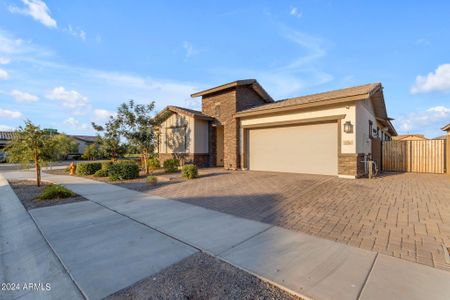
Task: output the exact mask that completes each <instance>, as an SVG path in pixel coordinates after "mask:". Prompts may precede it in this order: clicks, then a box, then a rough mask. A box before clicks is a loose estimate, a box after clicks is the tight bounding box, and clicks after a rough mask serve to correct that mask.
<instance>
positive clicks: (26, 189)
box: [9, 180, 87, 210]
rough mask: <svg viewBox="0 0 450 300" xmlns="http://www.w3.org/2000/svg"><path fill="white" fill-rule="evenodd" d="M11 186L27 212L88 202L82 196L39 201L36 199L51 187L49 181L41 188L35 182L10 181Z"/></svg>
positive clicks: (44, 182) (43, 182) (42, 184)
mask: <svg viewBox="0 0 450 300" xmlns="http://www.w3.org/2000/svg"><path fill="white" fill-rule="evenodd" d="M9 184H10V185H11V187H12V189H13V190H14V192H15V193H16V195H17V197H18V198H19V199H20V201H21V202H22V204H23V206H24V207H25V209H26V210H30V209H33V208H39V207H46V206H52V205H58V204H67V203H73V202H80V201H87V199H86V198H84V197H82V196H80V195H76V196H75V197H69V198H64V199H60V198H58V199H52V200H37V199H36V197H37V196H38V195H39V194H40V193H41V192H42V190H43V189H44V188H45V187H46V186H48V185H51V183H50V182H48V181H42V182H41V186H40V187H38V186H36V181H34V180H10V181H9Z"/></svg>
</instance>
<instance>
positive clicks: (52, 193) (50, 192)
mask: <svg viewBox="0 0 450 300" xmlns="http://www.w3.org/2000/svg"><path fill="white" fill-rule="evenodd" d="M73 196H75V193H74V192H72V191H71V190H69V189H67V188H65V187H63V186H62V185H60V184H52V185H48V186H46V187H45V188H44V189H43V190H42V192H41V193H40V194H39V196H38V197H37V198H38V199H39V200H49V199H56V198H69V197H73Z"/></svg>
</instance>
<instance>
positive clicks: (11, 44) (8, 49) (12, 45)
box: [0, 30, 24, 54]
mask: <svg viewBox="0 0 450 300" xmlns="http://www.w3.org/2000/svg"><path fill="white" fill-rule="evenodd" d="M23 44H24V41H23V40H22V39H16V38H13V37H11V36H10V35H9V34H8V33H6V32H4V31H2V30H0V52H2V53H9V54H11V53H16V52H18V51H19V49H20V48H21V47H22V46H23Z"/></svg>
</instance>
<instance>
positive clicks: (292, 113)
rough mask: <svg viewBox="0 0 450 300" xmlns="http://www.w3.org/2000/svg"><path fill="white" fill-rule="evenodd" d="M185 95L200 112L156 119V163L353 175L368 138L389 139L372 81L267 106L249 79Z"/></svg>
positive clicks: (176, 110) (172, 112)
mask: <svg viewBox="0 0 450 300" xmlns="http://www.w3.org/2000/svg"><path fill="white" fill-rule="evenodd" d="M191 96H192V97H202V111H201V112H200V111H194V110H191V109H185V108H181V107H175V106H168V107H167V108H165V109H164V110H163V111H161V112H160V113H159V114H158V116H157V117H158V118H159V120H160V122H161V125H160V128H159V145H158V149H159V156H160V159H161V160H162V161H164V160H166V159H168V158H171V157H173V156H175V157H178V158H182V159H183V160H185V161H186V162H193V163H195V164H197V165H199V166H224V167H225V168H226V169H241V168H242V169H248V170H257V171H275V172H294V173H310V174H326V175H338V176H340V177H348V178H355V177H358V176H361V175H363V174H364V172H365V165H364V163H361V161H363V160H364V157H365V156H366V155H368V154H371V153H372V144H374V145H380V143H378V142H376V143H375V142H373V140H374V139H376V140H390V139H391V137H392V136H396V135H397V133H396V131H395V129H394V127H393V125H392V123H391V120H392V119H391V118H389V117H388V114H387V111H386V106H385V103H384V96H383V88H382V86H381V84H380V83H374V84H366V85H362V86H357V87H352V88H346V89H342V90H336V91H330V92H325V93H320V94H314V95H308V96H302V97H295V98H289V99H284V100H280V101H274V100H273V99H272V98H271V97H270V95H269V94H268V93H267V92H266V91H265V90H264V89H263V88H262V87H261V85H259V83H258V82H257V81H256V80H254V79H249V80H238V81H234V82H231V83H227V84H224V85H221V86H218V87H214V88H211V89H207V90H204V91H201V92H198V93H195V94H193V95H191ZM378 151H380V150H378Z"/></svg>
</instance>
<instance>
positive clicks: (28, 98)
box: [10, 90, 39, 103]
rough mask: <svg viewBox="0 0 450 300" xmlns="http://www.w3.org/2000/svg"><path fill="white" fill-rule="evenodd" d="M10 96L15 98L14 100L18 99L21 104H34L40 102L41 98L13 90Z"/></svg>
mask: <svg viewBox="0 0 450 300" xmlns="http://www.w3.org/2000/svg"><path fill="white" fill-rule="evenodd" d="M10 95H11V96H12V97H14V99H16V101H17V102H20V103H32V102H36V101H38V99H39V97H38V96H35V95H32V94H29V93H26V92H22V91H19V90H12V91H11V93H10Z"/></svg>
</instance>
